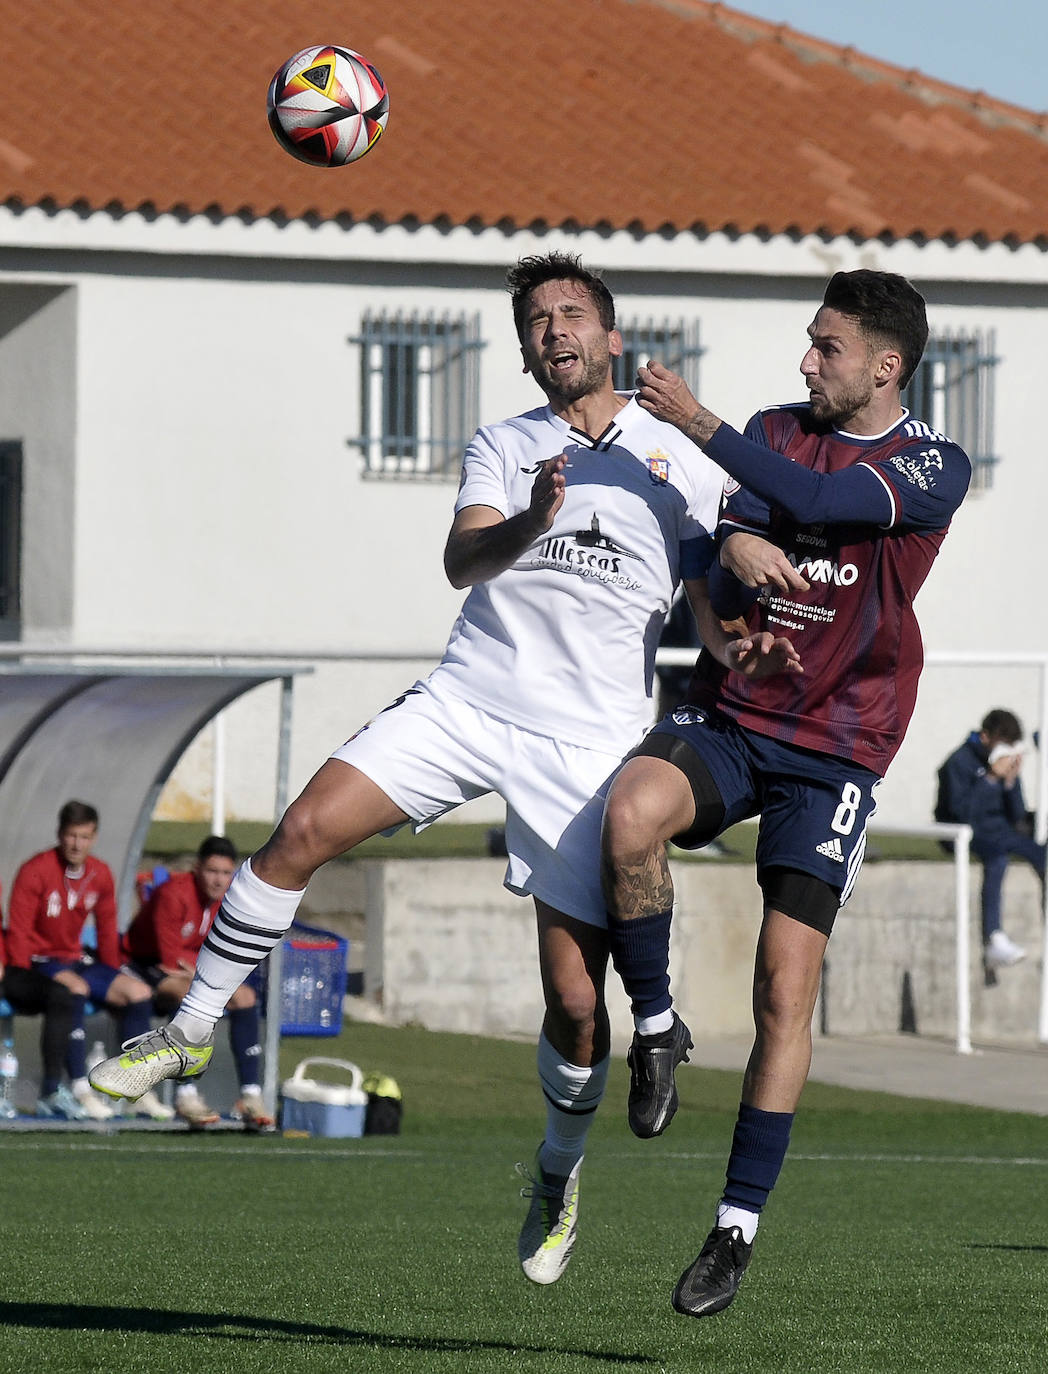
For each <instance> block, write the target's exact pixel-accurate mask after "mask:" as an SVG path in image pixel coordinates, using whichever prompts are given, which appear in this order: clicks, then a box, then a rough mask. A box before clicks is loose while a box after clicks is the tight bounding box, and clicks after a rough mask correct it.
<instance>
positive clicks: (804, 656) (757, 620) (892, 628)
mask: <svg viewBox="0 0 1048 1374" xmlns="http://www.w3.org/2000/svg"><path fill="white" fill-rule="evenodd" d="M735 438H736V441H737V440H738V436H735ZM746 438H747V439H749V440H751V441H752V442H754V443H757V444H760V445H762V446H763V447H764V448H766V449H771V450H772V451H773V452H776V453H780V454H783V455H784V456H785V457H787V458H789V459H792V460H793V462H795V463H798V464H801V465H803V466H804V467H806V468H808V469H810V470H811V471H812V472H816V473H825V474H832V473H836V472H841V471H843V470H844V469H846V468H852V467H855V466H857V465H862V466H864V467H866V468H868V469H869V470H870V472H871V473H872V474H873V477H874V478H875V479H876V481H875V482H874V481H870V483H869V489H870V498H871V500H870V517H871V518H870V523H852V524H834V523H826V524H802V523H798V522H797V520H795V519H793V518H791V517H790V516H789V515H787V514H786V513H785V512H784V511H783V510H781V509H779V508H777V507H774V506H769V504H768V503H767V502H765V501H763V500H762V499H761V498H759V497H757V496H754V495H753V494H752V493H750V492H748V491H746V490H744V489H741V488H739V487H738V484H737V483H735V482H729V483H728V485H727V487H726V488H725V491H726V495H727V500H726V504H725V508H724V513H723V518H722V525H721V530H722V533H723V534H727V533H731V532H732V531H737V530H748V531H750V532H752V533H756V534H760V535H762V536H764V537H765V538H768V539H770V540H772V541H773V542H774V543H776V544H778V545H779V547H780V548H782V549H783V550H784V551H785V552H786V554H787V556H788V557H789V559H790V561H791V562H792V563H793V564H794V565H795V566H796V568H797V570H798V571H799V572H800V573H801V575H802V576H803V577H804V578H805V579H806V580H807V582H808V583H809V584H810V590H809V591H807V592H803V593H798V594H796V595H794V596H786V595H783V594H782V593H780V592H777V591H775V590H774V589H772V590H771V591H770V594H769V592H768V591H765V592H762V594H761V595H760V597H759V598H758V599H757V601H756V602H755V603H754V604H753V605H752V606H751V607H750V609H749V611H748V612H747V614H746V621H747V625H748V628H749V629H750V630H751V631H753V632H756V631H758V630H769V631H771V632H772V633H774V634H776V635H783V636H785V637H786V638H788V639H790V640H792V642H793V644H794V645H795V647H796V648H797V650H798V652H799V653H800V656H801V663H802V665H803V667H804V672H803V674H801V675H793V674H789V675H787V674H781V675H779V676H776V677H770V678H764V679H761V680H759V681H753V680H751V679H747V678H744V677H742V676H741V675H739V674H728V675H726V676H725V677H724V678H723V680H722V682H721V684H720V689H719V692H718V698H717V704H718V705H719V707H720V709H721V710H723V711H725V712H726V713H727V714H728V715H730V716H733V717H734V718H735V719H736V720H737V721H738V722H739V723H740V724H741V725H744V726H745V727H746V728H747V729H750V730H755V731H757V732H758V733H759V734H763V735H768V736H771V737H772V738H774V739H779V740H784V741H786V742H788V743H792V744H795V745H799V746H801V747H802V748H806V749H815V750H819V751H820V752H822V753H828V754H835V755H837V756H839V757H841V758H847V759H852V760H853V761H854V762H856V763H859V764H862V765H863V766H864V767H866V768H869V769H871V770H872V771H873V772H875V773H877V774H878V775H883V774H884V772H885V771H886V769H887V767H888V765H889V763H890V762H891V760H892V759H893V758H894V756H895V754H896V752H897V750H898V748H899V746H900V744H901V743H902V740H903V736H904V735H905V732H906V727H907V725H908V724H909V721H910V716H911V715H912V713H913V708H914V703H915V701H916V697H917V681H918V678H919V677H920V673H921V668H922V667H923V664H924V649H923V645H922V642H921V633H920V629H919V627H918V624H917V620H916V617H915V615H914V611H913V601H914V597H915V596H916V595H917V592H918V591H919V589H920V587H921V584H922V583H923V582H924V579H925V578H926V577H927V575H928V572H929V569H930V568H931V565H932V563H933V561H934V559H935V556H936V554H937V553H938V551H939V546H940V544H941V543H942V541H943V538H944V536H945V534H946V531H947V529H948V528H949V524H950V520H951V518H952V516H953V514H954V512H955V511H956V509H957V507H958V506H959V505H960V503H961V501H962V500H963V498H964V495H965V492H966V491H967V489H968V483H969V481H970V479H971V464H970V463H969V461H968V458H967V456H966V454H965V453H964V452H963V450H962V449H960V448H958V446H957V445H956V444H954V443H953V442H952V441H951V440H949V439H947V438H945V437H944V436H943V435H941V434H937V433H935V432H934V431H933V430H931V429H929V428H928V426H927V425H925V424H923V423H922V422H921V421H919V420H914V419H912V418H911V417H910V416H909V415H904V416H903V418H902V419H901V420H899V422H898V423H897V424H896V425H894V426H893V427H892V428H891V429H890V430H889V431H887V432H886V433H884V434H881V435H877V436H875V437H873V438H867V437H863V436H858V435H850V434H845V433H841V432H839V431H829V432H827V431H826V430H825V429H824V428H822V427H820V426H819V425H818V424H817V422H816V421H814V420H813V418H812V416H811V413H810V410H809V407H808V406H807V405H806V404H804V405H796V406H788V407H782V408H777V409H773V410H765V411H762V412H760V413H759V414H758V415H756V416H754V418H753V419H752V420H751V421H750V423H749V425H748V426H747V429H746ZM725 466H727V464H725ZM878 483H879V487H878V485H877V484H878ZM885 497H887V500H885ZM889 512H890V515H889V514H888V513H889ZM885 516H888V518H887V520H885ZM876 521H882V522H884V523H881V524H877V523H875V522H876Z"/></svg>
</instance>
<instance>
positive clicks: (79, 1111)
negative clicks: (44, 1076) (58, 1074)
mask: <svg viewBox="0 0 1048 1374" xmlns="http://www.w3.org/2000/svg"><path fill="white" fill-rule="evenodd" d="M36 1114H37V1116H42V1117H43V1118H44V1119H45V1120H46V1121H86V1120H87V1119H88V1116H87V1112H85V1111H84V1109H83V1107H81V1105H80V1103H79V1102H78V1101H77V1100H76V1098H75V1097H74V1096H73V1094H72V1093H71V1092H70V1091H69V1089H68V1088H67V1087H66V1085H65V1084H64V1083H63V1084H61V1085H60V1086H59V1087H58V1088H57V1089H56V1090H55V1091H54V1092H53V1093H51V1094H50V1096H49V1097H42V1098H40V1100H39V1102H37V1104H36Z"/></svg>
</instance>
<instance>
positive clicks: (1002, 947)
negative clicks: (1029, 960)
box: [984, 930, 1026, 968]
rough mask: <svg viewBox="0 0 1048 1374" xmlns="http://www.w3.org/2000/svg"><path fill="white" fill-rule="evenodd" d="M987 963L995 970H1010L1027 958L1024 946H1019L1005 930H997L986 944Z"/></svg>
mask: <svg viewBox="0 0 1048 1374" xmlns="http://www.w3.org/2000/svg"><path fill="white" fill-rule="evenodd" d="M984 957H985V959H986V962H987V963H988V964H989V965H990V966H991V967H993V968H1010V967H1011V966H1012V964H1017V963H1019V961H1020V960H1021V959H1025V958H1026V951H1025V949H1023V947H1022V945H1017V944H1016V943H1015V941H1014V940H1013V939H1011V938H1010V937H1009V936H1008V935H1006V934H1005V933H1004V931H1003V930H995V931H994V932H993V934H992V935H991V936H990V938H989V940H988V941H987V942H986V951H985V956H984Z"/></svg>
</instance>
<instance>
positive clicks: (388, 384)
mask: <svg viewBox="0 0 1048 1374" xmlns="http://www.w3.org/2000/svg"><path fill="white" fill-rule="evenodd" d="M349 342H350V343H352V344H356V345H358V346H359V348H360V435H359V436H358V437H357V438H356V439H351V440H350V443H351V444H353V445H355V446H356V447H358V448H359V449H360V450H361V452H362V453H363V455H364V475H365V477H386V478H397V477H401V478H410V479H416V480H417V479H432V480H443V479H454V480H457V479H458V475H459V471H460V468H461V462H462V453H463V450H464V449H465V447H466V445H467V443H468V442H469V441H470V439H471V438H472V437H473V433H474V431H475V430H476V428H477V424H478V422H479V414H480V350H481V349H482V348H483V347H484V343H483V341H482V340H481V337H480V316H479V315H465V314H463V315H459V316H456V317H451V316H449V315H447V314H445V315H442V316H438V315H435V314H428V315H420V314H418V313H412V314H406V315H405V314H401V313H400V312H397V313H396V314H388V313H386V312H381V313H377V314H372V313H370V312H368V313H367V314H365V316H364V318H363V320H362V322H361V327H360V333H359V334H358V335H356V336H354V337H352V338H351V339H350V340H349Z"/></svg>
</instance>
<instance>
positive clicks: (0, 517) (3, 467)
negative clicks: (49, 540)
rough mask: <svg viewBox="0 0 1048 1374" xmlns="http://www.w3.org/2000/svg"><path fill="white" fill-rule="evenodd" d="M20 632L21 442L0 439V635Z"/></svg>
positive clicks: (7, 636)
mask: <svg viewBox="0 0 1048 1374" xmlns="http://www.w3.org/2000/svg"><path fill="white" fill-rule="evenodd" d="M21 633H22V445H21V444H20V443H16V442H14V441H11V440H7V441H0V639H18V638H19V637H20V635H21Z"/></svg>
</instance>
